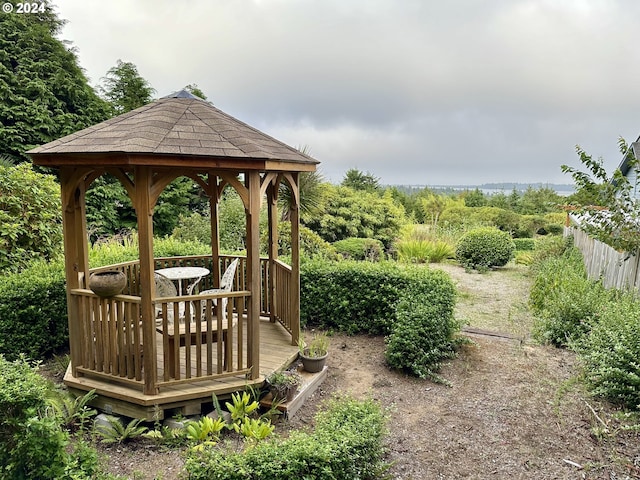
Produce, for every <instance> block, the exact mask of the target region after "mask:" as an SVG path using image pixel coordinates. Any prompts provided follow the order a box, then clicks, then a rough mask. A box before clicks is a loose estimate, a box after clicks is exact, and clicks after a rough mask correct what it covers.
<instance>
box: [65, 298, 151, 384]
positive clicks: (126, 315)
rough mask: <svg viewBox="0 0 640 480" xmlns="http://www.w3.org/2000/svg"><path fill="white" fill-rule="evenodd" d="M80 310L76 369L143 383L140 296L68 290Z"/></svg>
mask: <svg viewBox="0 0 640 480" xmlns="http://www.w3.org/2000/svg"><path fill="white" fill-rule="evenodd" d="M70 294H71V300H72V301H74V302H76V309H75V311H77V312H78V313H79V318H78V319H77V322H78V328H79V330H80V331H79V332H77V335H78V337H79V339H81V340H80V341H79V346H80V347H81V348H80V349H79V351H78V352H77V355H78V356H79V358H78V359H75V361H74V362H73V364H74V365H76V369H75V370H76V372H80V373H92V374H96V375H99V376H101V375H107V376H109V377H116V378H118V379H119V380H120V381H122V382H124V383H133V384H141V383H142V350H143V347H142V345H143V343H142V332H141V329H140V297H134V296H130V295H116V296H115V297H110V298H101V297H98V296H97V295H95V294H94V293H93V292H92V291H91V290H85V289H76V290H71V292H70Z"/></svg>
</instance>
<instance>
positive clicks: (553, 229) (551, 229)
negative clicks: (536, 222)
mask: <svg viewBox="0 0 640 480" xmlns="http://www.w3.org/2000/svg"><path fill="white" fill-rule="evenodd" d="M543 228H544V231H545V232H547V233H548V234H549V235H562V233H563V232H564V225H561V224H558V223H547V224H546V225H545V226H544V227H543Z"/></svg>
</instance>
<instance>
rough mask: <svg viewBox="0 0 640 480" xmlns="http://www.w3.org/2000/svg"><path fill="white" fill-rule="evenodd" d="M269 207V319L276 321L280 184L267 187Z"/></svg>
mask: <svg viewBox="0 0 640 480" xmlns="http://www.w3.org/2000/svg"><path fill="white" fill-rule="evenodd" d="M267 207H268V217H269V247H268V248H269V285H268V289H269V290H268V291H269V319H270V320H271V322H272V323H273V322H275V321H276V309H277V308H278V306H277V298H276V288H277V285H276V260H277V259H278V184H277V183H272V184H271V185H269V188H267Z"/></svg>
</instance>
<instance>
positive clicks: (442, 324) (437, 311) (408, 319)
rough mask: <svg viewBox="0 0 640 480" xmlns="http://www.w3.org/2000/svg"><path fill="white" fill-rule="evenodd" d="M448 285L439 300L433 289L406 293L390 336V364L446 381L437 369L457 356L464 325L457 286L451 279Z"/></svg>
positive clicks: (419, 374) (408, 290) (409, 371)
mask: <svg viewBox="0 0 640 480" xmlns="http://www.w3.org/2000/svg"><path fill="white" fill-rule="evenodd" d="M445 285H447V284H445V283H444V282H443V283H442V285H441V287H440V289H439V291H438V292H437V294H439V296H440V298H439V299H438V300H437V301H434V298H433V295H434V292H433V291H423V290H422V289H420V288H411V287H410V288H408V289H407V291H406V292H404V293H403V295H402V297H401V300H400V302H399V303H398V307H397V309H396V315H397V320H396V323H395V325H394V326H393V329H392V332H391V335H389V337H388V338H387V348H386V351H385V357H386V359H387V363H388V364H389V366H390V367H392V368H397V369H399V370H403V371H405V372H407V373H410V374H412V375H415V376H418V377H421V378H429V379H431V380H433V381H436V382H441V383H446V381H445V380H444V379H442V378H441V377H440V376H439V375H438V373H437V372H438V370H439V369H440V365H441V363H442V361H443V360H446V359H449V358H453V357H454V356H455V355H456V348H457V347H458V345H459V344H460V343H462V342H463V337H459V336H458V335H457V334H458V332H459V331H460V327H461V324H460V322H458V321H456V320H455V318H454V316H453V308H454V306H455V303H454V299H455V291H454V286H453V284H452V283H451V282H448V285H447V287H446V288H445ZM447 290H448V291H447Z"/></svg>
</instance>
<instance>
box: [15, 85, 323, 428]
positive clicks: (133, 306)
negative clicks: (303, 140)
mask: <svg viewBox="0 0 640 480" xmlns="http://www.w3.org/2000/svg"><path fill="white" fill-rule="evenodd" d="M27 153H28V154H29V155H30V156H31V158H32V159H33V162H34V163H35V164H37V165H42V166H45V167H55V168H57V169H59V176H60V184H61V192H62V211H63V229H64V250H65V275H66V285H67V301H68V318H69V343H70V365H69V368H68V370H67V373H66V375H65V379H64V381H65V383H66V385H67V386H68V387H69V388H70V389H71V390H73V391H76V392H78V393H83V392H86V391H89V390H91V389H95V390H96V393H97V395H98V396H97V398H96V401H95V402H94V405H95V406H97V407H99V408H101V409H102V410H104V411H107V412H113V413H120V414H123V415H129V416H135V417H139V418H148V419H152V418H162V417H163V416H164V414H165V411H167V410H174V409H178V410H179V411H181V412H182V413H184V414H197V413H200V408H201V405H202V404H204V403H207V402H211V396H212V394H216V395H221V394H228V393H230V392H233V391H236V390H241V389H244V388H246V387H247V385H258V384H260V383H262V381H263V379H264V377H265V376H266V375H268V374H270V373H271V372H273V371H275V370H278V369H281V368H283V367H285V366H286V365H288V364H290V363H291V362H292V361H293V360H294V359H295V357H296V355H297V342H298V337H299V333H300V270H299V269H300V261H299V258H300V257H299V190H298V186H299V176H300V173H302V172H310V171H314V170H315V169H316V165H317V163H318V162H317V161H315V160H314V159H312V158H311V157H309V156H307V155H305V154H303V153H301V152H300V151H298V150H296V149H294V148H292V147H289V146H287V145H285V144H283V143H282V142H279V141H278V140H275V139H274V138H272V137H270V136H268V135H266V134H264V133H262V132H260V131H258V130H256V129H255V128H253V127H251V126H249V125H247V124H245V123H243V122H241V121H239V120H237V119H235V118H233V117H231V116H230V115H228V114H226V113H224V112H222V111H221V110H219V109H217V108H216V107H214V106H213V105H212V104H211V103H209V102H206V101H204V100H201V99H199V98H197V97H194V96H193V95H191V94H190V93H188V92H185V91H181V92H178V93H176V94H173V95H171V96H169V97H164V98H161V99H159V100H157V101H154V102H152V103H150V104H148V105H145V106H143V107H141V108H138V109H136V110H133V111H131V112H128V113H125V114H123V115H120V116H118V117H115V118H112V119H110V120H107V121H105V122H102V123H99V124H97V125H94V126H92V127H89V128H86V129H84V130H81V131H79V132H76V133H74V134H72V135H68V136H66V137H63V138H60V139H59V140H56V141H53V142H50V143H47V144H45V145H42V146H40V147H37V148H35V149H33V150H31V151H29V152H27ZM107 173H108V174H111V175H113V176H114V177H115V178H117V179H118V180H119V182H121V183H122V185H123V186H124V188H125V189H126V191H127V194H128V196H129V198H130V199H131V203H132V205H133V208H134V209H135V212H136V216H137V226H138V242H139V258H138V260H136V261H131V262H124V263H120V264H117V265H110V266H102V267H100V268H94V269H90V268H89V257H88V232H87V225H86V214H85V193H86V191H87V189H88V188H89V187H90V185H91V183H92V182H93V181H94V180H95V179H96V178H98V177H99V176H101V175H103V174H107ZM180 176H186V177H188V178H190V179H192V180H193V181H194V182H196V183H197V184H198V185H199V186H200V187H202V189H203V191H204V192H205V194H206V195H207V196H208V197H209V198H210V217H211V233H212V235H211V238H212V241H211V253H210V255H204V256H188V257H173V258H156V257H154V249H153V212H154V207H155V205H156V202H157V200H158V197H159V196H160V194H161V193H162V192H163V190H164V189H165V188H166V187H167V186H168V185H169V184H170V183H171V182H172V181H174V180H175V179H176V178H178V177H180ZM282 184H284V185H286V186H287V187H288V188H289V189H290V191H291V198H292V199H293V201H292V204H291V206H290V209H291V211H290V212H289V213H290V215H289V217H290V219H291V250H292V253H291V265H290V266H289V265H286V264H285V263H283V262H281V261H280V260H278V248H277V244H278V241H277V235H278V234H277V232H278V229H277V225H278V211H277V201H278V192H279V190H280V186H281V185H282ZM226 187H231V188H233V189H235V191H236V192H237V193H238V195H239V197H240V198H241V199H242V202H243V204H244V208H245V212H246V245H247V252H246V256H236V257H230V256H228V255H223V254H222V253H221V252H220V248H219V231H218V204H219V200H220V198H221V194H222V192H223V190H224V189H225V188H226ZM264 201H266V204H267V210H268V226H269V228H268V230H269V235H268V255H267V256H265V257H264V258H261V257H260V235H259V216H260V208H261V205H262V203H263V202H264ZM235 258H237V259H238V263H237V265H238V267H237V269H236V273H235V275H234V277H233V288H232V289H231V290H230V291H222V290H220V289H218V290H215V289H216V288H217V287H219V285H220V277H221V274H222V272H224V271H225V270H226V268H227V266H228V265H229V264H230V263H231V262H232V260H234V259H235ZM167 267H200V268H201V269H206V270H208V271H209V272H210V273H209V274H206V275H204V276H203V277H201V278H200V279H199V283H198V285H197V287H196V289H195V290H193V291H192V290H191V289H188V291H187V292H186V293H187V294H180V295H175V294H174V296H170V297H167V296H160V293H159V291H158V288H157V287H156V282H157V275H158V274H157V273H156V270H158V269H162V268H167ZM100 271H118V272H123V273H124V275H125V276H126V279H127V282H126V286H125V288H124V290H123V291H122V292H121V293H120V294H116V295H114V296H110V297H103V296H99V295H97V294H96V293H94V292H93V291H92V290H91V289H90V288H89V277H90V275H91V274H92V273H96V272H100ZM202 271H204V270H202ZM207 291H209V293H207ZM198 292H201V293H198ZM181 293H184V292H181ZM225 306H226V307H225Z"/></svg>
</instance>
